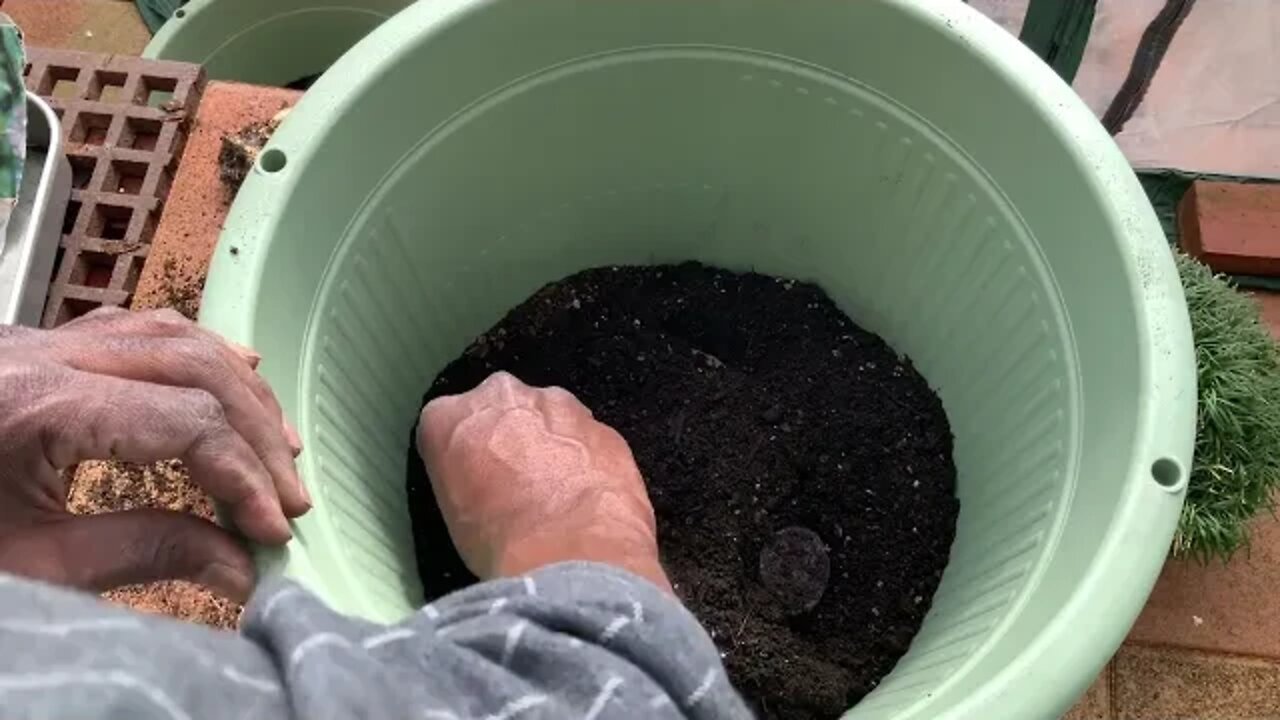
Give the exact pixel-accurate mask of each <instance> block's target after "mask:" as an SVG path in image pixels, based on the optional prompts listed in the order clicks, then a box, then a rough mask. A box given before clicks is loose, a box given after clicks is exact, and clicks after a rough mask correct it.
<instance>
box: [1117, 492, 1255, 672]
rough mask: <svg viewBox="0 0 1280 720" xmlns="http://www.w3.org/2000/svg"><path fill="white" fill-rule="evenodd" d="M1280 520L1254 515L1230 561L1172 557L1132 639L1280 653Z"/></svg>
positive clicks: (1238, 652)
mask: <svg viewBox="0 0 1280 720" xmlns="http://www.w3.org/2000/svg"><path fill="white" fill-rule="evenodd" d="M1277 588H1280V520H1277V519H1276V518H1274V517H1272V516H1270V515H1267V514H1263V515H1262V516H1260V517H1258V518H1255V519H1254V521H1253V537H1252V545H1251V547H1250V548H1249V549H1248V550H1246V551H1241V552H1239V553H1237V554H1236V556H1235V557H1234V558H1232V560H1231V562H1229V563H1225V564H1224V563H1222V562H1210V563H1209V564H1208V565H1201V564H1199V563H1197V562H1194V561H1186V560H1169V561H1168V562H1167V563H1165V566H1164V571H1163V572H1161V574H1160V579H1159V580H1158V581H1157V582H1156V587H1155V590H1154V591H1152V593H1151V598H1150V599H1149V600H1147V605H1146V607H1145V608H1143V610H1142V614H1141V615H1140V616H1139V617H1138V621H1137V623H1136V624H1135V625H1134V627H1133V631H1132V632H1131V633H1130V634H1129V639H1130V640H1134V641H1137V642H1141V643H1149V644H1155V645H1164V646H1176V647H1182V648H1193V649H1197V650H1206V651H1210V652H1222V653H1231V654H1235V655H1252V656H1258V657H1268V658H1275V659H1280V602H1277V597H1276V593H1277Z"/></svg>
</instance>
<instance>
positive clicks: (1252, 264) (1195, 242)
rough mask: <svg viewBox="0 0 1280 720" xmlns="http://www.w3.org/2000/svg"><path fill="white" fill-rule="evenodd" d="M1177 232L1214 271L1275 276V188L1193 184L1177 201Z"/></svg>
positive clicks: (1278, 271)
mask: <svg viewBox="0 0 1280 720" xmlns="http://www.w3.org/2000/svg"><path fill="white" fill-rule="evenodd" d="M1178 234H1179V236H1180V237H1181V243H1182V247H1183V249H1185V250H1186V251H1187V252H1188V253H1190V254H1192V255H1194V256H1196V257H1198V258H1200V260H1202V261H1203V262H1204V263H1205V264H1206V265H1208V266H1209V267H1211V268H1213V269H1214V270H1217V271H1218V272H1229V273H1242V274H1246V275H1280V185H1273V184H1261V183H1253V184H1247V183H1237V182H1216V181H1209V180H1197V181H1196V182H1195V183H1193V184H1192V185H1191V188H1190V189H1189V190H1187V193H1186V194H1185V195H1183V197H1182V201H1181V202H1179V203H1178Z"/></svg>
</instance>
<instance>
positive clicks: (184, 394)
mask: <svg viewBox="0 0 1280 720" xmlns="http://www.w3.org/2000/svg"><path fill="white" fill-rule="evenodd" d="M179 395H180V398H181V402H182V403H183V405H184V407H186V408H187V412H188V413H189V414H190V416H191V418H192V419H193V420H194V421H195V424H196V426H197V427H198V428H200V429H201V430H202V432H204V433H210V432H213V431H215V430H221V429H222V428H225V427H226V426H227V413H226V410H225V409H224V408H223V407H222V403H221V402H219V401H218V398H216V397H214V395H213V393H211V392H208V391H207V390H201V389H200V388H183V389H181V390H180V391H179Z"/></svg>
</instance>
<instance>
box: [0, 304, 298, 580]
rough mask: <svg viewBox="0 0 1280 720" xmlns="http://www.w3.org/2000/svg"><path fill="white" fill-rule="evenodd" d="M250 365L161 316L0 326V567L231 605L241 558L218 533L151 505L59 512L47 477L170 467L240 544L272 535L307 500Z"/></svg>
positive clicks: (248, 569) (53, 483)
mask: <svg viewBox="0 0 1280 720" xmlns="http://www.w3.org/2000/svg"><path fill="white" fill-rule="evenodd" d="M257 362H258V358H257V356H256V355H255V354H254V353H252V352H251V351H248V350H246V349H243V348H240V347H238V346H234V345H232V344H230V343H227V342H226V341H224V340H222V339H221V338H219V337H217V336H216V335H214V334H213V333H211V332H208V331H207V330H203V329H201V328H199V327H197V326H196V325H195V324H194V323H192V322H191V321H189V320H187V319H186V318H184V317H182V316H181V315H180V314H178V313H177V312H174V311H172V310H160V311H154V312H146V313H131V312H127V311H125V310H120V309H115V308H113V309H103V310H98V311H95V312H92V313H90V314H88V315H86V316H84V317H83V318H80V319H78V320H75V321H72V322H70V323H68V324H66V325H64V326H62V327H60V328H58V329H57V330H52V331H45V330H34V329H29V328H19V327H8V326H0V570H3V571H5V572H11V573H15V574H19V575H25V576H28V577H33V578H36V579H40V580H45V581H48V582H54V583H60V584H64V585H70V586H74V587H78V588H83V589H88V590H104V589H108V588H112V587H116V586H119V585H127V584H131V583H137V582H148V581H152V580H162V579H175V578H181V579H188V580H193V581H195V582H199V583H202V584H205V585H208V586H210V587H212V588H213V589H215V590H217V591H219V592H221V593H222V594H224V595H227V596H228V597H231V598H233V599H243V598H244V597H246V596H247V595H248V593H249V590H250V589H251V588H252V584H253V564H252V562H251V560H250V558H249V555H248V553H247V552H246V550H245V549H244V548H243V547H242V546H241V544H240V543H239V542H238V541H237V540H236V539H235V538H234V537H233V536H232V535H231V534H230V533H228V532H227V531H226V530H223V529H222V528H219V527H218V526H217V525H214V524H213V523H210V522H207V521H205V520H203V519H200V518H197V517H194V516H191V515H187V514H185V513H176V512H168V511H162V510H131V511H126V512H118V513H106V514H102V515H93V516H74V515H71V514H70V513H68V512H67V509H66V500H67V493H68V487H67V484H66V482H65V481H64V479H63V473H62V472H61V471H62V470H63V469H64V468H67V467H69V466H71V465H74V464H75V463H78V462H80V461H82V460H105V459H117V460H123V461H128V462H153V461H157V460H166V459H171V458H181V459H182V460H183V461H184V462H185V463H186V465H187V467H188V468H189V469H190V471H191V477H192V479H193V480H195V482H197V483H198V484H199V485H200V486H202V487H203V488H204V489H205V490H207V491H208V492H209V493H210V494H211V495H212V496H213V497H214V499H216V500H220V501H222V502H223V503H226V505H227V507H228V508H229V511H230V516H231V518H232V520H234V522H235V524H236V526H237V527H238V528H239V529H240V530H241V531H242V532H243V533H244V534H245V535H246V536H248V537H249V538H250V539H252V540H256V541H258V542H261V543H267V544H281V543H284V542H286V541H287V540H288V539H289V537H290V530H289V524H288V521H287V519H286V518H287V517H297V516H298V515H301V514H303V513H304V512H306V511H307V510H308V509H309V508H310V506H311V502H310V499H309V498H308V496H307V493H306V490H305V488H304V487H303V485H302V482H301V480H300V479H299V477H298V473H297V470H296V469H295V467H294V464H293V458H294V456H295V455H296V454H297V452H298V450H299V446H298V440H297V433H296V432H294V431H293V430H292V429H291V428H289V427H288V425H287V424H286V423H285V421H284V417H283V414H282V412H281V409H280V405H279V403H278V402H277V401H276V399H275V396H274V395H273V394H272V393H271V390H270V389H269V388H268V387H267V385H266V383H265V381H263V380H262V378H261V377H259V376H258V374H257V373H256V372H255V371H254V368H255V367H256V366H257Z"/></svg>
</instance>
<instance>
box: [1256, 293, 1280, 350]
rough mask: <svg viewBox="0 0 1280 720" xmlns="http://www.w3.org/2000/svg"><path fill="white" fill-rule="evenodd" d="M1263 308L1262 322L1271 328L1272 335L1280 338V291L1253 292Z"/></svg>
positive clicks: (1277, 338)
mask: <svg viewBox="0 0 1280 720" xmlns="http://www.w3.org/2000/svg"><path fill="white" fill-rule="evenodd" d="M1252 295H1253V297H1254V299H1255V300H1257V301H1258V305H1259V307H1261V308H1262V322H1264V323H1266V324H1267V327H1269V328H1271V336H1272V337H1274V338H1275V339H1276V340H1280V292H1265V291H1261V290H1260V291H1257V292H1254V293H1252Z"/></svg>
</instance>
